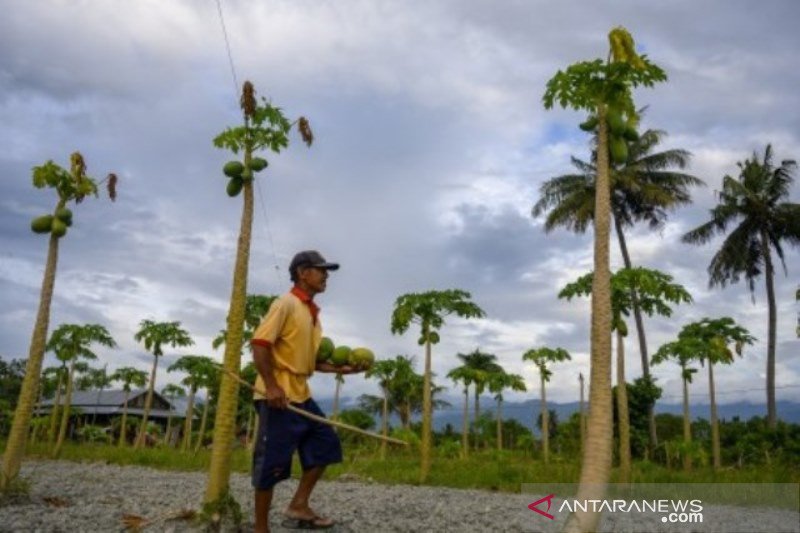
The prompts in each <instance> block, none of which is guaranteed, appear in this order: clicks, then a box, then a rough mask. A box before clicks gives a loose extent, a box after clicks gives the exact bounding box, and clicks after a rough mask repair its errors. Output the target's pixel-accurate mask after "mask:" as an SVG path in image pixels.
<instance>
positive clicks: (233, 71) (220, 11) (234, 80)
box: [216, 0, 239, 99]
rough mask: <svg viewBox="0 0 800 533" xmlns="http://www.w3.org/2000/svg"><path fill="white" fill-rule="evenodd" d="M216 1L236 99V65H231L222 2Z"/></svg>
mask: <svg viewBox="0 0 800 533" xmlns="http://www.w3.org/2000/svg"><path fill="white" fill-rule="evenodd" d="M216 2H217V13H219V23H220V26H222V36H223V37H224V38H225V49H226V50H227V51H228V63H230V66H231V76H232V77H233V94H234V95H235V96H236V98H237V99H238V96H239V80H238V78H237V77H236V67H234V66H233V54H231V43H230V41H228V30H227V28H226V27H225V17H224V16H223V15H222V4H221V3H220V0H216Z"/></svg>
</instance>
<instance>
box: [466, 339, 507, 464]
mask: <svg viewBox="0 0 800 533" xmlns="http://www.w3.org/2000/svg"><path fill="white" fill-rule="evenodd" d="M456 357H458V358H459V359H461V361H462V362H463V363H464V366H466V367H468V368H470V369H472V370H473V374H472V382H473V383H474V385H475V387H474V388H475V411H474V413H473V428H474V427H475V424H477V423H478V419H479V418H480V415H481V401H480V398H481V394H483V392H484V390H486V384H487V383H488V381H489V377H490V376H491V375H492V374H494V373H502V372H503V369H502V368H501V367H500V365H498V364H497V363H496V361H497V356H496V355H494V354H490V353H484V352H481V351H480V350H479V349H475V350H473V351H472V352H470V353H467V354H462V353H459V354H456ZM475 431H476V434H475V448H476V449H477V448H478V435H477V429H475Z"/></svg>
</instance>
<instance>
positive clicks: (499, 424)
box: [497, 398, 503, 450]
mask: <svg viewBox="0 0 800 533" xmlns="http://www.w3.org/2000/svg"><path fill="white" fill-rule="evenodd" d="M497 449H498V450H502V449H503V400H502V398H498V400H497Z"/></svg>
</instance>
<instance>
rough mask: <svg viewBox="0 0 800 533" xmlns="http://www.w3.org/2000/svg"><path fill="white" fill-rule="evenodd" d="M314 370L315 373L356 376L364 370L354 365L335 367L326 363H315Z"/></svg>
mask: <svg viewBox="0 0 800 533" xmlns="http://www.w3.org/2000/svg"><path fill="white" fill-rule="evenodd" d="M316 370H317V372H325V373H328V374H358V373H359V372H363V371H364V370H366V369H365V368H360V367H357V366H354V365H342V366H336V365H332V364H331V363H328V362H321V363H317V367H316Z"/></svg>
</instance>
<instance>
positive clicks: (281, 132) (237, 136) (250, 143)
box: [203, 81, 314, 506]
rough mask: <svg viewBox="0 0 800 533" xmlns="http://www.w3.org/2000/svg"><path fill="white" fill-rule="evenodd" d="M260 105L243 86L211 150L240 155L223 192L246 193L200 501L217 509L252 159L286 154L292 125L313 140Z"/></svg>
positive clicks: (301, 125) (239, 325) (227, 463)
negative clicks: (236, 115) (235, 110)
mask: <svg viewBox="0 0 800 533" xmlns="http://www.w3.org/2000/svg"><path fill="white" fill-rule="evenodd" d="M261 100H262V102H261V104H259V102H258V101H257V100H256V92H255V88H254V87H253V84H252V83H250V82H249V81H246V82H244V85H243V87H242V97H241V100H240V103H241V107H242V112H243V120H244V123H243V125H241V126H238V127H235V128H228V129H226V130H225V131H224V132H222V133H220V134H219V135H217V137H215V138H214V146H216V147H217V148H225V149H228V150H230V151H231V152H233V153H234V154H238V153H239V152H242V155H243V161H231V162H229V163H228V164H226V165H225V168H224V172H225V173H226V175H228V176H229V177H230V178H231V180H230V181H229V183H228V188H227V192H228V195H229V196H237V195H238V194H239V192H240V191H244V201H243V204H242V218H241V223H240V226H239V237H238V241H237V243H238V244H237V248H236V261H235V263H234V268H233V284H232V288H231V299H230V305H229V307H228V315H227V326H226V331H227V338H226V341H225V355H224V358H223V366H224V367H225V370H226V372H224V373H223V374H222V375H221V381H220V390H219V399H218V401H217V413H216V417H215V421H214V437H213V445H212V450H211V464H210V465H209V470H208V482H207V483H206V490H205V495H204V497H203V501H204V503H205V504H206V505H212V506H213V505H216V504H219V503H221V502H222V501H223V498H224V496H225V495H226V494H227V493H228V485H229V480H230V473H231V451H232V449H233V440H234V438H235V426H236V413H237V411H238V399H239V383H238V382H237V381H236V380H235V379H234V378H233V377H231V375H236V374H238V372H239V369H240V367H241V347H242V340H243V332H244V325H245V320H246V305H247V273H248V267H249V265H248V263H249V259H250V241H251V235H252V227H253V180H254V178H255V173H256V172H258V171H260V170H263V169H264V168H265V167H266V166H267V161H266V160H265V159H262V158H259V157H254V154H255V153H256V152H258V151H260V150H270V151H272V152H274V153H276V154H277V153H279V152H280V151H281V149H283V148H286V147H287V146H288V145H289V135H288V134H289V131H290V130H291V128H292V126H294V125H295V124H296V125H297V128H298V130H299V131H300V133H301V135H302V137H303V141H304V142H305V143H306V144H307V145H308V146H311V143H312V142H313V140H314V136H313V133H312V132H311V128H310V126H309V124H308V120H306V119H305V118H304V117H301V118H300V119H298V120H297V121H296V122H295V123H292V122H290V121H289V120H288V119H287V118H286V117H285V116H284V115H283V112H282V111H281V109H280V108H279V107H275V106H273V105H272V104H270V103H269V102H267V100H265V99H264V98H262V99H261Z"/></svg>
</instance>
